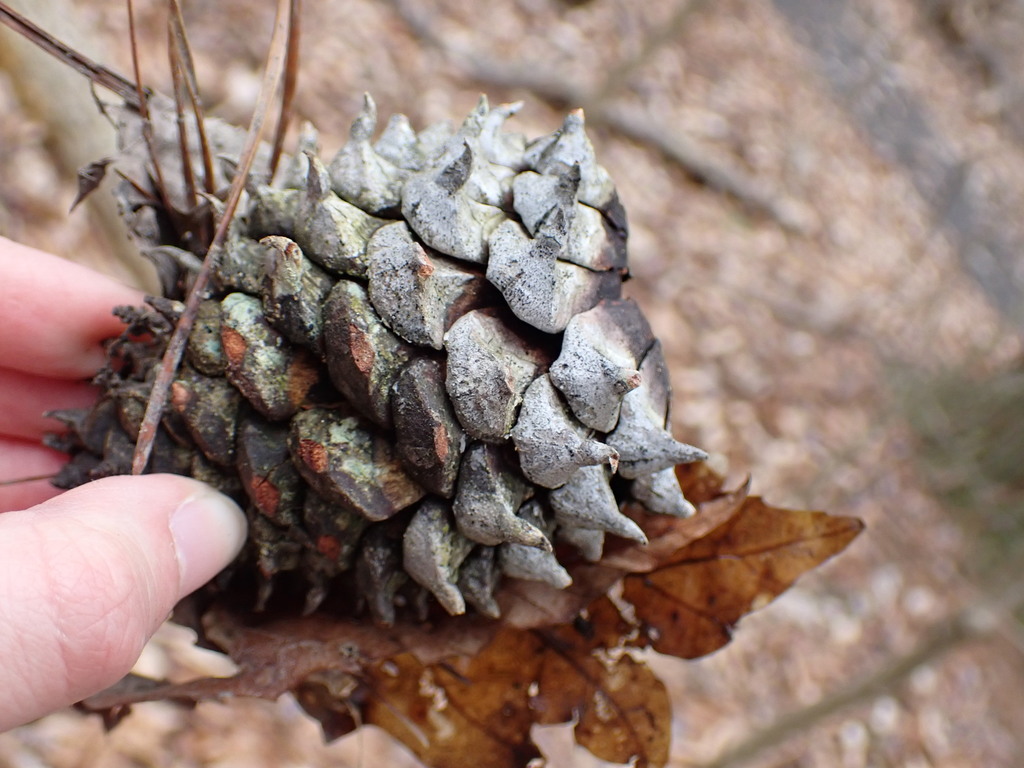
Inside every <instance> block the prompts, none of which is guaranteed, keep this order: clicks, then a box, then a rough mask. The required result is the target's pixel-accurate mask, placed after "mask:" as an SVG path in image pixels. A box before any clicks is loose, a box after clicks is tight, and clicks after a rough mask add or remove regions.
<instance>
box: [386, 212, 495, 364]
mask: <svg viewBox="0 0 1024 768" xmlns="http://www.w3.org/2000/svg"><path fill="white" fill-rule="evenodd" d="M366 255H367V258H368V260H369V267H368V270H367V276H368V278H369V281H370V301H371V302H372V303H373V306H374V309H376V310H377V313H378V314H379V315H380V316H381V318H382V319H383V320H384V322H385V324H387V326H388V327H389V328H391V330H393V331H394V332H395V333H397V334H398V335H399V336H401V337H402V338H403V339H405V340H406V341H408V342H410V343H412V344H417V345H420V346H426V347H433V348H434V349H441V347H442V345H443V340H444V332H445V331H446V330H447V329H448V327H449V326H450V325H451V324H452V323H454V322H455V321H456V320H457V319H458V318H459V317H461V316H462V315H464V314H465V313H466V312H468V311H470V310H471V309H474V308H475V307H478V306H481V305H482V304H484V303H486V302H487V301H488V300H492V299H493V298H494V297H493V296H492V293H493V292H492V290H491V289H490V286H489V285H488V283H487V280H486V279H485V278H484V276H483V274H482V273H480V272H478V271H471V270H468V269H466V268H464V267H462V266H461V265H460V264H459V263H458V262H455V261H453V260H451V259H447V258H445V257H443V256H438V255H437V254H432V253H428V252H427V251H426V250H425V249H424V248H423V246H421V245H420V244H419V243H417V242H416V241H415V240H413V237H412V232H411V231H410V230H409V227H408V226H407V225H406V224H405V223H404V222H395V223H394V224H388V225H387V226H384V227H381V228H380V229H378V230H377V231H376V232H375V233H374V234H373V237H371V238H370V242H369V243H368V244H367V246H366Z"/></svg>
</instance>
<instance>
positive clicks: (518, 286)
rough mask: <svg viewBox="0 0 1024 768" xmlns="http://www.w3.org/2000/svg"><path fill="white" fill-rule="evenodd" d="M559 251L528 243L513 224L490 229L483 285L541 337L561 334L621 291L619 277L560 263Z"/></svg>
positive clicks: (543, 240) (544, 240) (548, 244)
mask: <svg viewBox="0 0 1024 768" xmlns="http://www.w3.org/2000/svg"><path fill="white" fill-rule="evenodd" d="M560 250H561V244H560V243H559V242H558V241H557V240H555V239H553V238H551V237H547V236H544V235H541V236H539V237H536V238H531V237H530V236H529V235H528V234H527V233H526V231H525V230H524V229H523V228H522V226H521V225H520V224H518V223H517V222H514V221H506V222H505V223H504V224H502V225H501V226H499V227H498V228H497V229H495V230H494V232H493V234H492V235H491V237H490V241H489V254H490V255H489V257H488V262H487V279H488V280H490V281H491V282H492V283H493V284H494V285H495V286H496V287H497V288H498V290H499V291H501V295H502V296H504V297H505V301H506V302H508V305H509V307H510V308H511V309H512V311H513V312H514V313H515V315H516V317H518V318H519V319H520V320H522V321H523V322H525V323H529V324H530V325H532V326H533V327H534V328H537V329H539V330H541V331H544V332H545V333H560V332H561V331H563V330H565V327H566V325H568V323H569V320H571V319H572V317H573V315H576V314H579V313H580V312H584V311H586V310H588V309H590V308H591V307H593V306H594V305H596V304H597V303H598V302H599V301H601V300H602V299H614V298H618V296H619V294H620V292H621V287H622V278H621V276H620V275H619V274H618V273H616V272H610V271H609V272H593V271H591V270H589V269H585V268H583V267H579V266H576V265H575V264H569V263H567V262H564V261H560V260H559V259H558V256H559V252H560Z"/></svg>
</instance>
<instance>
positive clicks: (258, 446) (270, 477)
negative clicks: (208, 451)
mask: <svg viewBox="0 0 1024 768" xmlns="http://www.w3.org/2000/svg"><path fill="white" fill-rule="evenodd" d="M236 452H237V467H238V475H239V477H240V478H241V480H242V487H243V488H244V489H245V493H246V495H247V496H248V497H249V500H250V502H252V506H253V507H254V508H255V509H256V510H257V511H258V512H259V513H260V514H261V515H263V516H264V517H266V518H269V519H271V520H274V521H276V522H277V523H279V524H281V525H293V524H295V523H297V522H298V521H299V516H300V513H301V509H302V504H303V499H302V491H303V486H302V479H301V478H300V477H299V474H298V472H297V471H296V470H295V466H294V465H293V464H292V462H291V461H289V460H288V459H289V455H288V428H287V426H284V425H281V424H270V423H269V422H266V421H264V420H263V419H261V418H259V417H257V416H253V417H251V418H247V419H243V420H242V422H241V423H240V424H239V426H238V439H237V445H236Z"/></svg>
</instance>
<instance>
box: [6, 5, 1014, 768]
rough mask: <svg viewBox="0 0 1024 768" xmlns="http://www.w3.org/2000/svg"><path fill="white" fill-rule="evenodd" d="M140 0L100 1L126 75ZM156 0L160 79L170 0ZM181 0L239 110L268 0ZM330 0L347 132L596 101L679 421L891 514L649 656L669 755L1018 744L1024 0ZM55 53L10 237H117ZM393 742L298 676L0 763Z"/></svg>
mask: <svg viewBox="0 0 1024 768" xmlns="http://www.w3.org/2000/svg"><path fill="white" fill-rule="evenodd" d="M122 5H123V4H122V3H121V2H120V0H90V2H88V3H81V4H79V7H77V8H75V13H76V14H79V15H80V20H79V22H78V24H77V27H78V29H79V32H81V31H82V30H89V31H88V35H87V38H88V40H89V42H90V44H91V46H92V49H93V50H94V51H99V52H102V57H101V58H102V60H103V61H104V62H105V63H107V64H109V65H112V66H114V67H115V68H116V69H118V70H120V71H122V72H125V73H127V72H128V71H129V66H128V65H129V62H128V47H127V43H126V40H127V32H126V21H125V16H124V13H123V8H122ZM139 5H140V6H142V7H140V8H139V9H138V12H139V26H140V30H141V34H142V36H143V38H144V45H143V46H142V54H143V67H144V71H145V73H146V77H147V80H149V81H150V82H153V83H155V84H156V85H157V86H158V87H161V88H162V89H164V90H166V86H165V83H166V77H165V75H164V72H165V64H164V58H163V57H164V55H165V54H164V53H163V51H164V47H163V46H164V39H165V34H164V31H163V26H162V25H163V23H164V9H163V7H162V6H163V4H162V3H158V2H139ZM185 5H186V16H187V18H188V20H189V22H190V29H191V35H192V42H193V45H194V48H195V49H196V54H197V66H198V70H199V73H200V80H201V82H202V83H203V86H204V88H205V93H206V101H207V103H208V104H209V105H210V106H212V107H213V110H214V111H215V112H216V113H217V114H220V115H222V116H224V117H226V118H228V119H230V120H233V121H236V122H244V121H246V120H247V118H248V110H249V108H250V107H251V104H252V102H253V99H254V95H255V91H256V89H257V87H258V81H259V80H258V79H259V68H260V64H261V60H262V56H263V52H264V49H265V45H266V41H267V39H268V36H269V27H270V17H269V13H268V12H266V11H260V12H256V11H254V6H253V4H251V3H248V2H243V1H242V0H216V1H214V0H206V1H205V2H201V1H200V0H191V1H190V2H187V3H186V4H185ZM306 5H307V6H308V7H307V8H306V9H305V17H304V18H305V24H306V29H305V43H304V51H303V55H304V63H303V69H302V76H301V80H300V92H299V97H298V111H299V113H300V114H301V115H302V116H303V117H305V118H308V119H311V120H313V121H314V122H315V123H316V124H317V125H318V126H319V128H320V129H321V132H322V143H323V147H324V150H325V153H326V154H328V155H330V154H331V153H333V151H334V150H336V148H337V147H338V146H340V144H341V143H342V142H343V141H344V138H345V136H346V133H347V127H348V123H349V122H350V121H351V119H352V118H353V116H354V115H355V114H356V112H357V110H358V107H359V104H360V100H361V94H362V92H363V91H370V92H372V93H373V95H374V97H375V98H376V100H377V103H378V106H379V108H380V112H381V114H382V115H388V114H390V113H391V112H393V111H403V112H405V113H407V114H408V115H409V116H410V118H411V119H412V121H413V123H414V125H417V126H420V127H422V126H424V125H426V124H427V123H429V122H432V121H436V120H439V119H445V118H449V117H454V118H456V119H458V118H460V117H461V116H462V115H464V114H465V113H467V112H468V111H469V109H470V108H471V107H472V106H473V104H474V103H475V101H476V99H477V97H478V94H479V93H480V92H481V91H486V92H487V93H488V94H489V95H490V97H491V98H492V100H493V101H495V102H497V101H508V100H518V99H522V100H524V101H525V102H526V104H525V106H524V108H523V110H522V112H521V113H520V115H519V116H518V117H517V118H516V120H515V125H516V127H517V128H518V129H519V130H521V131H523V132H524V133H526V134H528V135H531V136H535V135H540V134H542V133H546V132H548V131H550V130H552V129H554V128H555V127H557V125H558V124H559V123H560V114H562V112H563V111H564V109H565V108H566V107H571V106H576V105H578V104H582V105H583V106H584V107H585V108H586V109H587V114H588V123H589V125H590V130H591V135H592V137H593V139H594V142H595V144H596V145H597V148H598V154H599V157H600V159H601V161H602V162H603V163H604V164H605V165H606V166H607V167H608V168H609V170H610V171H611V173H612V175H613V177H614V178H615V180H616V182H617V184H618V186H619V191H620V195H621V197H622V199H623V202H624V203H625V205H626V208H627V210H628V212H629V215H630V221H631V227H632V238H631V242H632V246H631V259H632V268H633V274H634V276H635V280H633V282H632V283H631V289H630V290H631V292H632V294H633V295H635V296H637V297H638V298H639V299H640V300H641V301H642V303H643V304H644V305H645V307H646V308H647V312H648V315H649V316H650V318H651V321H652V324H653V325H654V326H655V330H656V332H657V333H658V334H659V335H660V336H662V338H663V339H664V340H665V343H666V348H667V352H668V354H669V355H670V361H671V364H672V367H673V369H674V371H673V373H674V382H675V388H676V389H675V400H674V406H675V407H674V420H675V429H676V434H677V435H678V436H680V437H681V438H682V439H684V440H687V441H688V442H693V443H695V444H698V445H701V446H702V447H705V448H707V449H709V450H710V451H711V452H712V453H713V454H715V456H714V459H713V460H714V461H715V462H717V463H718V464H719V465H721V466H722V467H728V469H729V471H730V474H731V476H732V477H734V478H737V479H739V478H742V477H743V476H744V475H746V474H747V473H752V474H753V477H754V489H755V491H756V492H758V493H761V494H763V495H765V496H767V498H768V499H769V501H771V502H774V503H776V504H780V505H791V506H799V507H814V508H822V509H827V510H830V511H832V512H835V513H841V514H847V515H857V516H860V517H862V518H864V519H865V520H866V522H867V523H868V530H867V532H866V533H865V534H864V535H863V536H861V537H860V539H858V540H857V541H856V542H855V543H854V545H853V546H852V547H851V549H850V550H849V551H848V552H847V553H844V554H843V555H842V556H841V557H839V558H838V559H837V560H836V561H835V562H833V563H830V564H828V565H826V566H825V567H824V568H822V569H820V570H819V571H818V572H816V573H813V574H811V575H809V576H807V577H805V578H804V579H803V580H802V581H801V582H800V583H799V584H798V585H797V587H795V588H794V589H792V590H791V591H790V592H789V593H787V594H786V595H784V596H783V597H782V598H781V599H780V600H778V601H777V602H776V603H774V604H772V605H771V606H769V607H768V608H767V609H765V610H763V611H761V612H760V613H757V614H755V615H754V616H752V617H750V618H748V619H747V620H745V621H744V622H743V623H742V625H741V626H740V629H739V631H738V633H737V635H736V638H735V640H734V641H733V643H732V644H731V645H730V646H728V647H727V648H726V649H725V650H723V651H721V652H719V653H718V654H716V655H714V656H712V657H710V658H707V659H704V660H701V661H698V662H693V663H688V664H686V663H682V662H677V661H674V660H672V661H668V660H657V659H652V663H655V664H656V665H657V666H658V669H659V670H660V671H661V672H662V673H663V674H664V676H665V679H666V681H667V682H668V683H669V686H670V688H671V690H672V692H673V696H674V701H675V707H676V719H675V726H674V727H675V734H674V736H675V740H674V747H673V756H674V758H673V759H674V762H673V764H674V765H679V766H684V765H688V766H695V765H716V766H727V765H728V766H733V765H740V764H744V765H751V766H759V767H761V768H769V767H774V766H778V767H780V768H781V767H782V766H793V767H794V768H795V767H796V766H801V767H807V768H810V767H812V766H813V767H814V768H819V767H822V768H823V767H825V766H828V767H832V766H842V767H843V768H858V767H860V766H913V767H915V768H916V767H918V766H920V767H922V768H923V767H924V766H936V767H941V768H960V767H964V768H966V767H968V766H972V767H973V766H991V767H993V768H998V767H1000V766H1006V767H1007V768H1010V767H1011V766H1017V765H1019V764H1020V757H1019V755H1020V754H1024V739H1022V737H1021V734H1022V733H1024V694H1022V691H1024V631H1022V629H1021V625H1020V623H1019V621H1017V620H1016V619H1015V617H1014V615H1013V611H1012V608H1013V607H1015V606H1016V605H1017V604H1018V603H1019V602H1020V600H1021V597H1020V595H1021V593H1022V592H1024V588H1022V587H1021V576H1020V574H1019V573H1017V571H1019V567H1017V566H1016V563H1019V562H1020V560H1019V557H1018V555H1019V552H1020V547H1019V542H1020V540H1021V539H1020V538H1015V537H1019V528H1020V525H1019V523H1017V522H1016V521H1017V520H1019V519H1020V517H1021V515H1020V513H1021V496H1022V494H1021V488H1022V487H1024V482H1022V477H1021V474H1022V472H1021V470H1020V469H1019V468H1018V467H1019V465H1020V464H1021V461H1020V457H1021V455H1022V452H1021V450H1022V449H1024V437H1022V435H1021V430H1020V428H1019V426H1018V427H1015V426H1014V425H1015V422H1016V424H1019V423H1020V421H1021V419H1020V415H1021V413H1022V408H1021V398H1020V396H1019V395H1020V391H1021V387H1020V384H1019V380H1020V376H1019V375H1017V374H1016V373H1015V370H1016V367H1017V366H1018V360H1019V358H1020V352H1021V349H1020V341H1021V337H1020V334H1021V331H1022V330H1024V320H1022V317H1024V310H1022V307H1024V302H1021V301H1020V296H1021V293H1022V291H1021V274H1022V272H1024V266H1022V265H1024V261H1022V260H1021V259H1020V258H1019V256H1018V254H1019V252H1020V249H1021V245H1022V244H1024V223H1022V219H1021V217H1020V215H1019V211H1020V204H1021V202H1022V196H1024V182H1022V181H1021V180H1022V179H1024V173H1022V170H1024V146H1022V143H1021V142H1022V140H1024V130H1022V128H1021V124H1022V123H1024V117H1022V114H1024V113H1022V112H1021V102H1022V91H1021V87H1020V85H1019V83H1017V82H1014V81H1013V80H1012V79H1010V78H1011V76H1012V75H1013V73H1016V72H1019V71H1020V66H1019V58H1020V57H1021V56H1022V55H1024V54H1021V53H1020V52H1019V50H1018V49H1019V41H1020V40H1021V39H1022V38H1021V36H1020V35H1019V34H1015V32H1021V31H1024V9H1022V7H1021V5H1020V4H1019V3H1014V2H1010V1H1009V0H1007V1H1006V2H1000V1H999V0H987V2H981V0H978V1H977V2H975V1H974V0H970V1H968V2H955V3H954V2H952V1H951V0H950V2H943V0H917V1H916V2H915V0H775V2H774V3H773V2H768V0H759V1H757V2H742V1H741V0H719V1H718V2H715V3H707V2H700V1H699V0H695V1H691V2H685V1H683V0H676V1H675V2H670V1H669V0H657V1H655V0H650V1H649V2H646V3H642V4H641V3H630V2H627V1H626V0H590V1H589V2H586V1H585V0H584V2H572V3H570V2H559V0H493V2H490V3H486V4H482V3H472V2H468V0H461V1H460V0H430V1H429V2H421V3H412V2H408V3H403V2H399V0H394V1H393V2H372V1H371V0H331V2H326V0H319V1H317V0H308V2H307V3H306ZM7 44H8V43H7V38H3V40H2V41H0V46H3V45H7ZM97 55H98V54H97ZM32 76H33V75H32V73H31V72H28V71H25V70H21V71H10V70H9V71H7V72H2V71H0V179H3V184H2V185H0V234H5V235H7V236H10V237H14V238H17V239H20V240H22V241H25V242H28V243H31V244H34V245H38V246H40V247H43V248H48V249H51V250H55V251H57V252H60V253H62V254H64V255H67V256H68V257H71V258H81V259H83V260H85V261H87V262H88V263H91V264H94V265H101V264H103V263H104V261H105V259H106V258H107V256H108V254H109V253H111V252H113V251H115V250H117V248H118V247H120V246H119V244H117V243H114V244H113V245H112V244H111V243H110V242H109V241H106V240H105V239H104V236H103V235H102V234H101V232H100V231H99V229H98V228H97V227H96V226H93V225H91V224H90V221H91V220H92V221H95V218H94V217H95V214H93V213H86V212H85V211H84V210H82V211H78V212H76V213H74V214H73V215H72V216H70V218H69V217H67V215H66V210H67V207H68V205H69V203H70V201H71V200H72V199H73V197H74V181H73V174H72V173H70V172H69V170H68V169H67V168H66V167H63V166H62V165H61V163H60V161H58V160H56V159H55V158H56V157H57V154H56V153H55V152H54V151H52V150H53V148H54V147H55V146H56V145H57V144H58V143H59V141H60V138H59V136H57V135H56V134H55V131H54V129H53V128H52V123H51V122H50V121H48V120H45V119H42V118H40V116H39V115H40V112H39V110H38V108H34V107H33V108H26V107H25V103H26V101H27V97H25V96H24V94H22V93H21V90H22V89H20V88H19V87H17V86H18V83H19V82H20V81H22V80H24V79H25V78H32ZM81 87H82V89H86V88H87V86H86V85H85V84H84V82H83V83H82V86H81ZM1007 391H1008V392H1009V395H1006V392H1007ZM1000 393H1002V394H1000ZM1004 396H1005V397H1004ZM999 397H1004V399H1002V400H1000V399H998V398H999ZM974 417H977V418H974ZM965 419H966V421H967V422H970V423H966V422H965ZM972 419H973V420H972ZM997 430H998V431H997ZM993 441H996V442H998V445H999V446H1000V448H1001V450H1000V451H996V452H995V454H993V450H992V443H993ZM979 446H980V447H979ZM996 454H998V455H996ZM993 455H996V459H998V461H1001V462H1002V463H1001V464H999V465H998V466H999V467H1002V469H1001V470H1000V471H999V472H995V474H993V472H992V471H989V465H988V464H986V462H990V461H992V460H993V459H992V456H993ZM1015 526H1016V527H1015ZM186 646H187V640H183V638H182V636H181V632H175V631H168V632H167V633H165V635H164V636H163V637H162V639H161V641H160V642H159V643H157V644H155V645H154V646H153V648H151V650H150V652H149V653H148V654H147V656H146V657H145V658H144V660H143V664H144V666H145V667H146V669H147V671H150V672H169V673H172V674H178V675H184V674H195V673H196V672H197V671H208V670H209V669H211V668H216V665H217V662H216V661H215V660H211V659H210V658H208V657H206V656H202V655H200V654H198V653H197V652H192V651H189V650H187V648H186ZM794 713H795V714H794ZM780 722H781V726H779V727H775V726H773V724H775V725H778V724H779V723H780ZM543 738H544V742H543V743H544V745H545V746H546V748H547V749H548V751H549V754H550V757H551V760H550V763H551V765H553V766H569V765H580V766H584V765H593V764H594V763H593V761H592V760H590V759H589V758H588V756H587V755H586V754H584V753H583V752H581V751H575V752H574V751H572V750H571V748H570V747H569V746H568V743H569V740H568V738H567V736H566V733H565V732H564V730H562V731H558V730H557V729H556V730H554V731H552V732H550V733H546V734H545V735H544V737H543ZM744 743H746V747H745V750H746V751H741V752H731V750H733V749H735V748H736V747H737V746H738V745H742V744H744ZM385 755H386V756H387V757H385ZM730 755H732V756H731V757H730ZM385 763H386V764H388V765H396V766H400V765H411V764H412V761H411V758H408V757H406V756H405V754H404V753H403V752H402V751H401V750H400V748H392V747H390V746H388V745H387V743H386V742H385V740H384V738H383V737H381V736H380V735H379V734H376V733H371V732H364V733H362V734H359V735H355V736H351V737H348V738H346V739H343V740H342V741H340V742H338V743H335V744H332V745H327V746H324V745H322V744H321V742H320V740H319V736H318V734H317V729H316V727H315V726H314V725H312V724H311V723H310V722H309V721H308V720H306V719H305V718H304V717H303V716H302V715H301V714H300V713H299V712H298V711H297V708H296V707H295V706H294V704H292V703H290V702H288V701H282V702H279V703H278V704H276V705H275V704H270V703H264V702H234V703H230V704H224V705H219V704H206V705H202V706H200V707H198V708H197V709H196V710H194V711H180V710H178V709H175V708H174V707H171V706H170V705H161V704H154V705H147V706H142V707H139V708H138V709H137V710H136V713H135V714H133V716H132V717H131V718H130V719H128V720H127V721H126V722H125V723H124V724H122V725H121V726H120V727H119V728H118V729H117V730H116V731H114V732H113V733H112V734H111V735H109V736H105V735H103V734H102V732H101V728H100V726H99V724H98V723H96V722H94V721H91V720H85V719H82V718H80V717H78V716H77V715H74V714H71V713H61V714H58V715H54V716H52V717H50V718H47V719H45V720H43V721H41V722H39V723H37V724H34V725H31V726H27V727H24V728H21V729H18V730H16V731H14V732H13V733H10V734H6V735H2V736H0V767H2V768H23V767H28V766H40V765H52V766H59V767H60V768H63V767H64V766H76V767H79V768H85V767H87V766H111V767H113V768H118V767H119V766H132V765H148V766H165V765H166V766H170V765H176V766H177V765H196V766H200V765H202V766H235V765H237V766H284V765H295V766H299V765H303V766H304V765H309V766H327V765H332V766H347V765H352V766H370V765H380V764H385ZM482 764H484V763H483V762H482Z"/></svg>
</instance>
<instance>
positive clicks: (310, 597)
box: [301, 549, 338, 616]
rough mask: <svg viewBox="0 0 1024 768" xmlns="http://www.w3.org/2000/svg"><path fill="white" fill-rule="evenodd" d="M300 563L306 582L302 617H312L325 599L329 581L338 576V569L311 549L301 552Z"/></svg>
mask: <svg viewBox="0 0 1024 768" xmlns="http://www.w3.org/2000/svg"><path fill="white" fill-rule="evenodd" d="M301 563H302V574H303V576H305V577H306V582H307V587H306V599H305V601H304V602H303V604H302V615H303V616H312V615H313V614H314V613H316V610H317V608H319V607H320V606H321V605H322V604H323V602H324V600H325V599H326V598H327V592H328V589H329V586H330V580H331V579H332V578H333V577H334V576H336V575H337V574H338V569H337V567H335V565H334V563H332V562H331V561H330V560H329V559H328V558H326V557H324V556H323V555H321V554H320V553H319V552H316V551H315V550H311V549H304V550H303V551H302V560H301Z"/></svg>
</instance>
